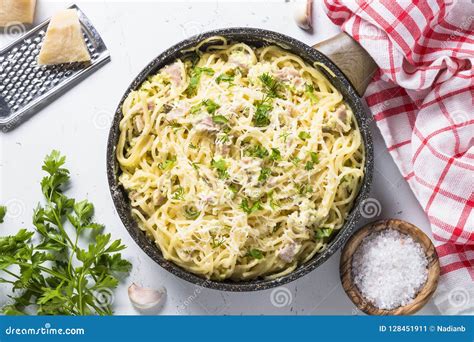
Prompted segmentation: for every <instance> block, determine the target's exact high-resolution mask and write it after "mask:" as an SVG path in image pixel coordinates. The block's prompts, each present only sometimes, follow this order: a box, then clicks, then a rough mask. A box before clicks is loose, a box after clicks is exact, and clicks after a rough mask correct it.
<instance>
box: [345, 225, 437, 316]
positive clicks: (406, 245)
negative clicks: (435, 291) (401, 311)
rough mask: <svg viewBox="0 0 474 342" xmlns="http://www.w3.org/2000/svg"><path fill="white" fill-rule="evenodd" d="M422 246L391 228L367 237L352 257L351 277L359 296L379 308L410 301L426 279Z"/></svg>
mask: <svg viewBox="0 0 474 342" xmlns="http://www.w3.org/2000/svg"><path fill="white" fill-rule="evenodd" d="M427 266H428V260H427V258H426V254H425V251H424V249H423V247H422V246H421V245H420V244H419V243H418V242H415V241H414V240H413V238H412V237H410V236H408V235H406V234H402V233H400V232H399V231H397V230H394V229H386V230H383V231H381V232H375V233H372V234H370V235H369V236H367V237H366V238H365V239H364V240H363V241H362V243H361V244H360V246H359V247H358V248H357V250H356V252H355V253H354V256H353V257H352V277H353V279H354V283H355V284H356V286H357V288H358V289H359V291H360V292H361V293H362V295H363V296H364V297H365V298H366V299H367V300H369V301H370V302H372V303H373V304H374V305H375V306H377V307H378V308H380V309H385V310H391V309H395V308H398V307H400V306H405V305H407V304H409V303H410V302H411V301H413V299H414V298H415V296H416V294H417V293H418V291H419V290H420V289H421V288H422V287H423V285H424V284H425V282H426V279H427V278H428V268H427Z"/></svg>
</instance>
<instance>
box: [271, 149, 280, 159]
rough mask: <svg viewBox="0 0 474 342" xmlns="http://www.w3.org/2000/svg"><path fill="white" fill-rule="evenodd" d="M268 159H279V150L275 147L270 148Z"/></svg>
mask: <svg viewBox="0 0 474 342" xmlns="http://www.w3.org/2000/svg"><path fill="white" fill-rule="evenodd" d="M270 159H271V160H273V161H278V160H281V152H280V150H279V149H277V148H272V154H271V155H270Z"/></svg>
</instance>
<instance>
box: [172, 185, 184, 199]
mask: <svg viewBox="0 0 474 342" xmlns="http://www.w3.org/2000/svg"><path fill="white" fill-rule="evenodd" d="M171 199H174V200H177V201H183V200H184V189H183V187H182V186H178V189H176V191H175V192H173V195H172V197H171Z"/></svg>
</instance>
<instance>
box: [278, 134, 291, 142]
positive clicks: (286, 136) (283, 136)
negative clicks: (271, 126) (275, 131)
mask: <svg viewBox="0 0 474 342" xmlns="http://www.w3.org/2000/svg"><path fill="white" fill-rule="evenodd" d="M290 135H291V133H288V132H285V133H282V134H280V138H283V141H284V142H286V140H287V139H288V137H289V136H290Z"/></svg>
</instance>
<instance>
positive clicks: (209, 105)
mask: <svg viewBox="0 0 474 342" xmlns="http://www.w3.org/2000/svg"><path fill="white" fill-rule="evenodd" d="M202 104H203V106H205V107H206V110H207V112H208V113H209V114H214V113H215V112H216V110H217V109H219V108H220V105H218V104H217V103H215V102H214V101H213V100H211V99H207V100H204V101H202Z"/></svg>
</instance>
